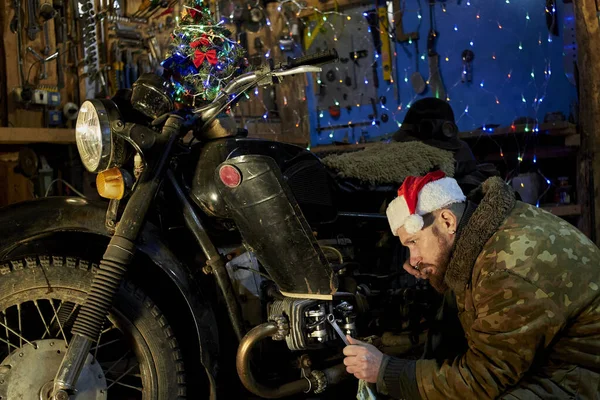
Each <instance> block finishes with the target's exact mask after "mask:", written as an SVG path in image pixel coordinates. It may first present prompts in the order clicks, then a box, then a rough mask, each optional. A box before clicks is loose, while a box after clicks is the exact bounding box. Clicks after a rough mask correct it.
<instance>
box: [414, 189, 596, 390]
mask: <svg viewBox="0 0 600 400" xmlns="http://www.w3.org/2000/svg"><path fill="white" fill-rule="evenodd" d="M480 190H481V192H482V196H483V198H482V200H481V202H480V204H479V206H478V207H477V209H476V211H475V212H474V213H473V216H472V217H471V218H470V220H469V222H468V224H467V225H466V227H465V228H464V229H463V231H462V232H461V235H460V237H459V238H458V239H457V242H456V245H455V248H454V252H453V255H452V258H451V261H450V264H449V266H448V269H447V272H446V283H447V284H448V286H449V287H450V288H451V289H452V290H453V291H454V292H455V293H456V299H457V304H458V310H459V318H460V321H461V324H462V326H463V329H464V331H465V334H466V337H467V341H468V349H467V351H466V352H465V353H464V354H462V355H461V356H458V357H456V358H455V359H453V360H446V361H444V362H442V363H441V364H439V363H438V362H436V361H435V360H419V361H417V362H416V380H417V384H418V388H419V393H420V395H421V397H423V398H424V399H428V400H437V399H440V400H441V399H494V398H504V399H538V398H541V399H549V398H553V399H574V398H578V399H598V398H600V392H599V391H600V289H599V286H600V250H599V249H598V248H597V247H596V246H595V245H594V244H593V243H592V242H591V241H590V240H588V239H587V238H586V236H585V235H583V234H582V233H581V232H579V231H578V230H577V229H575V228H574V227H573V226H572V225H570V224H569V223H567V222H565V221H563V220H562V219H560V218H558V217H555V216H553V215H552V214H549V213H547V212H545V211H543V210H541V209H538V208H536V207H533V206H531V205H528V204H525V203H521V202H519V201H515V198H514V194H513V192H512V190H511V189H510V188H509V187H508V186H507V185H505V184H504V182H502V181H501V180H500V179H499V178H490V179H488V180H487V181H486V182H485V183H484V184H483V185H482V187H481V189H480Z"/></svg>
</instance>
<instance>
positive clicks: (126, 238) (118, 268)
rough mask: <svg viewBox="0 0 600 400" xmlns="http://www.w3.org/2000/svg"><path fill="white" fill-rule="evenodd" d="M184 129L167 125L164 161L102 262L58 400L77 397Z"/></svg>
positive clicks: (60, 376)
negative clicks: (77, 386) (85, 367)
mask: <svg viewBox="0 0 600 400" xmlns="http://www.w3.org/2000/svg"><path fill="white" fill-rule="evenodd" d="M180 126H181V119H180V117H176V116H171V117H170V118H169V119H168V120H167V122H166V123H165V126H164V127H163V130H162V134H161V135H160V137H159V140H162V142H163V145H162V146H160V147H159V151H160V152H161V154H160V155H159V157H160V158H158V159H157V161H156V162H155V163H152V164H151V165H150V168H149V169H148V170H147V171H145V172H144V174H143V175H142V177H141V181H140V183H139V184H138V187H137V188H136V190H135V191H134V192H133V194H132V195H131V198H130V199H129V201H128V202H127V206H126V207H125V210H124V211H123V216H122V217H121V220H120V221H119V224H118V225H117V229H116V231H115V234H114V235H113V237H112V238H111V240H110V243H109V244H108V247H107V249H106V252H105V253H104V256H103V257H102V260H101V261H100V267H99V269H98V272H97V273H96V275H95V276H94V280H93V281H92V288H91V290H90V293H89V294H88V296H87V298H86V300H85V302H84V303H83V306H82V307H81V309H80V312H79V314H78V315H77V317H76V319H75V323H74V324H73V329H72V330H71V332H72V333H73V337H72V338H71V341H70V343H69V347H68V349H67V353H66V354H65V357H64V358H63V360H62V363H61V365H60V368H59V369H58V371H57V373H56V378H55V379H54V392H53V396H54V399H56V400H62V399H67V398H68V396H69V395H71V394H73V391H74V389H75V384H76V383H77V379H78V378H79V374H80V373H81V369H82V368H83V365H84V363H85V359H86V357H87V354H88V353H89V351H90V348H91V346H92V343H93V342H94V341H96V340H98V336H99V335H100V330H101V329H102V325H103V324H104V321H105V320H106V316H107V315H108V311H109V310H110V308H111V306H112V303H113V298H114V296H115V293H116V292H117V290H118V288H119V285H120V284H121V281H122V279H123V276H124V275H125V273H126V272H127V268H128V266H129V264H130V263H131V260H132V259H133V256H134V254H135V242H136V241H137V238H138V235H139V233H140V231H141V229H142V227H143V225H144V221H145V219H146V213H147V212H148V209H149V208H150V204H151V203H152V201H153V199H154V196H155V195H156V193H157V191H158V188H159V187H160V183H161V182H162V180H163V176H164V173H165V170H166V166H167V164H168V162H169V160H170V156H171V149H172V147H173V143H174V142H175V140H177V138H178V132H179V129H180ZM157 144H158V143H157ZM65 396H66V397H65Z"/></svg>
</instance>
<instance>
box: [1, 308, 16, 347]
mask: <svg viewBox="0 0 600 400" xmlns="http://www.w3.org/2000/svg"><path fill="white" fill-rule="evenodd" d="M2 316H3V317H4V327H5V328H6V340H7V342H5V343H6V344H8V353H9V354H10V345H11V344H12V343H10V337H9V336H8V323H7V321H6V314H5V313H2ZM13 346H14V345H13Z"/></svg>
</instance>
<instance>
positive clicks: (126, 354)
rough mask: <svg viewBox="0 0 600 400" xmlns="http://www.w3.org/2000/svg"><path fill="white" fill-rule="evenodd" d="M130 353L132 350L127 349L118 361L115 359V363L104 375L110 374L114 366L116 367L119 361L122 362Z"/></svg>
mask: <svg viewBox="0 0 600 400" xmlns="http://www.w3.org/2000/svg"><path fill="white" fill-rule="evenodd" d="M129 353H131V351H130V350H127V351H126V352H125V354H123V355H122V356H121V358H119V359H118V360H117V361H115V362H114V363H113V364H112V365H111V366H110V367H108V369H107V370H106V371H104V375H107V374H108V373H109V372H110V371H112V369H113V368H114V367H116V366H117V364H118V363H120V362H121V361H123V359H124V358H125V357H127V356H128V355H129Z"/></svg>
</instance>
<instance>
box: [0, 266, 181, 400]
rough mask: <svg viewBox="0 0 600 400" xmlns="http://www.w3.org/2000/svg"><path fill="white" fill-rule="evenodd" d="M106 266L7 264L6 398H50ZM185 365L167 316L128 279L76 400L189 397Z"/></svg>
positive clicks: (1, 342)
mask: <svg viewBox="0 0 600 400" xmlns="http://www.w3.org/2000/svg"><path fill="white" fill-rule="evenodd" d="M97 267H98V265H97V264H94V263H92V262H90V261H88V260H83V259H81V258H74V257H65V256H56V255H51V256H35V257H27V258H22V259H17V260H11V261H6V262H3V263H1V264H0V360H2V362H1V363H0V399H21V398H22V399H42V400H45V399H47V398H48V397H47V396H48V395H49V393H50V392H51V390H52V385H53V384H52V381H53V379H54V376H55V374H56V371H57V370H58V367H59V366H60V363H61V361H62V358H63V355H64V352H65V350H66V346H67V345H68V343H69V340H70V338H71V334H70V331H71V326H72V324H73V322H74V320H75V317H76V316H77V313H78V312H79V309H80V308H81V305H82V304H83V302H84V301H85V298H86V296H87V293H88V292H89V290H90V288H91V284H92V278H93V275H94V272H95V271H96V269H97ZM185 386H186V380H185V368H184V363H183V357H182V354H181V351H180V350H179V345H178V342H177V339H176V338H175V336H174V334H173V330H172V329H171V327H170V326H169V323H168V321H167V319H166V317H165V316H164V315H163V314H162V313H161V311H160V310H159V309H158V307H157V306H156V305H155V304H154V303H153V302H152V300H151V299H150V298H149V297H148V296H146V295H145V294H144V292H143V291H142V290H141V289H140V288H138V287H136V286H135V285H133V284H132V283H130V282H128V281H124V282H123V284H122V285H121V287H120V288H119V291H118V292H117V294H116V296H115V301H114V304H113V308H112V310H111V312H110V313H109V316H108V318H107V320H106V322H105V325H104V327H103V330H102V332H101V335H100V338H99V340H98V342H97V343H94V344H93V345H92V349H91V351H90V354H89V355H88V358H87V360H86V363H85V366H84V368H83V371H82V373H81V375H80V377H79V379H78V382H77V386H76V389H77V390H76V395H75V396H74V397H72V398H74V399H76V400H87V399H90V400H91V399H94V400H100V399H107V398H108V399H127V400H134V399H135V400H138V399H141V400H171V399H184V398H185V390H186V389H185Z"/></svg>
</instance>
